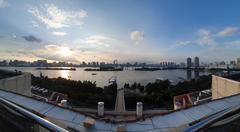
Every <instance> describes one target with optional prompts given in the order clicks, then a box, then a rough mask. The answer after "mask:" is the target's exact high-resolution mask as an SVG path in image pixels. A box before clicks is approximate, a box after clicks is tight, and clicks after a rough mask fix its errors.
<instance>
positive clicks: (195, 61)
mask: <svg viewBox="0 0 240 132" xmlns="http://www.w3.org/2000/svg"><path fill="white" fill-rule="evenodd" d="M194 67H195V68H198V67H199V58H198V57H197V56H196V57H195V58H194Z"/></svg>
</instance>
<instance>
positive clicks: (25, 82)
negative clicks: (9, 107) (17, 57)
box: [0, 73, 31, 96]
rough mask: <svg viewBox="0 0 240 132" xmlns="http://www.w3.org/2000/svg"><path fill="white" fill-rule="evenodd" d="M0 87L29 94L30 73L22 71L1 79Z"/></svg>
mask: <svg viewBox="0 0 240 132" xmlns="http://www.w3.org/2000/svg"><path fill="white" fill-rule="evenodd" d="M0 89H3V90H6V91H11V92H14V93H18V94H21V95H25V96H31V74H30V73H23V74H22V75H18V76H14V77H9V78H4V79H1V80H0Z"/></svg>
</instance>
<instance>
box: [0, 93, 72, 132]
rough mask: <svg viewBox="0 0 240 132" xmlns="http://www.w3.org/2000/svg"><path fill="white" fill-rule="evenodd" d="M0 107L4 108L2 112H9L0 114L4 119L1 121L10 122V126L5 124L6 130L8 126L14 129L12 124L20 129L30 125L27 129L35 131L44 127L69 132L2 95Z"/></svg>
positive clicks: (1, 118) (0, 117)
mask: <svg viewBox="0 0 240 132" xmlns="http://www.w3.org/2000/svg"><path fill="white" fill-rule="evenodd" d="M0 107H1V108H2V109H1V111H0V112H4V114H5V113H8V114H5V115H4V114H2V115H1V116H0V120H2V121H0V122H3V123H4V122H5V123H6V124H10V125H9V126H5V130H6V131H7V129H8V128H9V130H11V129H13V128H11V125H12V126H14V127H16V129H18V127H19V129H20V128H22V130H25V129H24V128H23V127H24V126H29V129H27V130H29V131H34V132H40V131H42V130H43V129H44V130H48V131H53V132H68V131H67V130H65V129H63V128H61V127H59V126H57V125H55V124H53V123H51V122H49V121H48V120H46V119H43V118H41V117H40V116H38V115H36V114H34V113H32V112H30V111H28V110H26V109H24V108H22V107H20V106H17V105H15V104H14V103H12V102H10V101H8V100H6V99H4V98H2V97H0ZM3 109H4V110H5V111H4V110H3ZM12 116H13V117H12ZM11 117H12V118H11ZM18 119H19V120H18ZM7 122H10V123H7ZM23 123H25V125H23ZM27 123H28V124H27ZM26 124H27V125H26ZM2 125H3V124H2ZM1 129H2V127H1Z"/></svg>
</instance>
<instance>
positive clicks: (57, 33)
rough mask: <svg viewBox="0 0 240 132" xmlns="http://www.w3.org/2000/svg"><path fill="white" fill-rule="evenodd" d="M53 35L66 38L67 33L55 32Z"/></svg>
mask: <svg viewBox="0 0 240 132" xmlns="http://www.w3.org/2000/svg"><path fill="white" fill-rule="evenodd" d="M52 34H53V35H57V36H65V35H67V33H66V32H58V31H53V32H52Z"/></svg>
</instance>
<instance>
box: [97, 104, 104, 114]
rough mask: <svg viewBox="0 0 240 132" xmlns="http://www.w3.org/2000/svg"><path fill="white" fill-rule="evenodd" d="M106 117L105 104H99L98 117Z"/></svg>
mask: <svg viewBox="0 0 240 132" xmlns="http://www.w3.org/2000/svg"><path fill="white" fill-rule="evenodd" d="M103 115H104V102H98V116H103Z"/></svg>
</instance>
